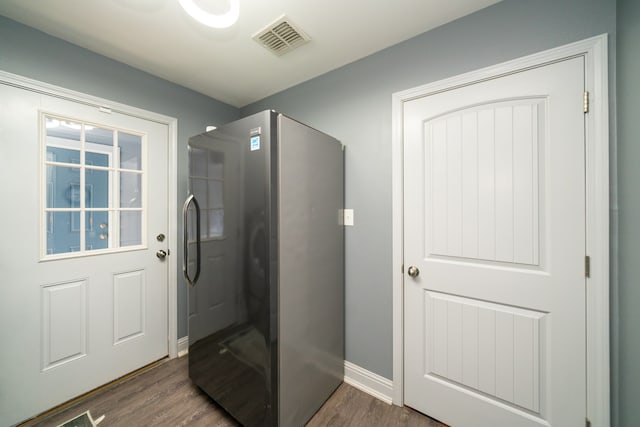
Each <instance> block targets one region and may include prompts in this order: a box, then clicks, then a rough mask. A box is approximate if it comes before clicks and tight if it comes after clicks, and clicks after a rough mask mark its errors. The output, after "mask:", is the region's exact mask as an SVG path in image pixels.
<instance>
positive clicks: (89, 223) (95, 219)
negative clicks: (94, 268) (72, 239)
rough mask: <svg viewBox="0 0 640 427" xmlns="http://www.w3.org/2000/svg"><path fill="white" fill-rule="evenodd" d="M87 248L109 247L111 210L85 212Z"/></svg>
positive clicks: (90, 249)
mask: <svg viewBox="0 0 640 427" xmlns="http://www.w3.org/2000/svg"><path fill="white" fill-rule="evenodd" d="M85 229H86V238H85V249H86V250H87V251H95V250H98V249H106V248H108V247H109V212H108V211H92V212H86V213H85Z"/></svg>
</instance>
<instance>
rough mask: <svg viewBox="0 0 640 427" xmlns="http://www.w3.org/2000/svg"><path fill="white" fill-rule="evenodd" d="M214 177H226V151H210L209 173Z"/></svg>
mask: <svg viewBox="0 0 640 427" xmlns="http://www.w3.org/2000/svg"><path fill="white" fill-rule="evenodd" d="M207 176H208V177H209V178H213V179H224V153H220V152H218V151H212V152H211V153H209V173H208V175H207Z"/></svg>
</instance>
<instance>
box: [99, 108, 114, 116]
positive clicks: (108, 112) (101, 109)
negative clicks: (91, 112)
mask: <svg viewBox="0 0 640 427" xmlns="http://www.w3.org/2000/svg"><path fill="white" fill-rule="evenodd" d="M98 110H99V111H100V112H101V113H107V114H111V108H109V107H100V108H98Z"/></svg>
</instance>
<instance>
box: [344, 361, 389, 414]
mask: <svg viewBox="0 0 640 427" xmlns="http://www.w3.org/2000/svg"><path fill="white" fill-rule="evenodd" d="M344 382H345V383H347V384H349V385H351V386H353V387H355V388H357V389H359V390H362V391H364V392H365V393H368V394H370V395H371V396H373V397H375V398H377V399H380V400H382V401H383V402H384V403H388V404H389V405H391V404H392V402H393V382H392V381H391V380H388V379H386V378H385V377H381V376H380V375H378V374H374V373H373V372H371V371H367V370H366V369H364V368H361V367H360V366H358V365H354V364H353V363H351V362H347V361H346V360H345V361H344Z"/></svg>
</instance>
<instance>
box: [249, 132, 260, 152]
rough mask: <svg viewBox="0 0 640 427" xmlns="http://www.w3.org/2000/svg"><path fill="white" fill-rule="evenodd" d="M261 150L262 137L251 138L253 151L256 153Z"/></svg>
mask: <svg viewBox="0 0 640 427" xmlns="http://www.w3.org/2000/svg"><path fill="white" fill-rule="evenodd" d="M259 149H260V135H256V136H252V137H251V151H256V150H259Z"/></svg>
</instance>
